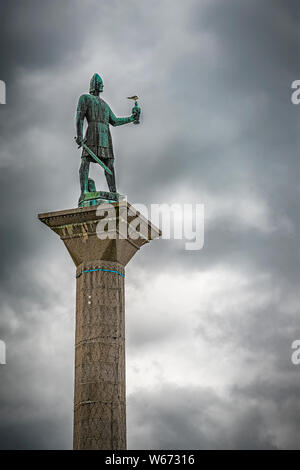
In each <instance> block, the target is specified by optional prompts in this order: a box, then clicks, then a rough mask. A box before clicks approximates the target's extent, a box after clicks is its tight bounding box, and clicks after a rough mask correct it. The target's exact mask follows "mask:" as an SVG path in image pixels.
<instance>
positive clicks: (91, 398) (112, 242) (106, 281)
mask: <svg viewBox="0 0 300 470" xmlns="http://www.w3.org/2000/svg"><path fill="white" fill-rule="evenodd" d="M97 207H98V206H90V207H80V208H77V209H70V210H63V211H57V212H50V213H44V214H39V216H38V218H39V220H40V221H41V222H43V223H45V224H46V225H47V226H48V227H50V228H51V229H52V230H53V231H54V232H55V233H56V234H58V235H59V236H60V238H61V239H62V241H63V242H64V244H65V246H66V248H67V250H68V252H69V254H70V255H71V257H72V259H73V261H74V263H75V266H76V333H75V391H74V439H73V443H74V445H73V447H74V449H78V450H79V449H80V450H92V449H95V450H96V449H97V450H100V449H105V450H122V449H126V390H125V303H124V293H125V290H124V283H125V266H126V264H127V263H128V261H129V260H130V259H131V258H132V257H133V256H134V254H135V253H136V252H137V251H138V250H139V249H140V248H141V246H142V245H144V244H145V243H147V242H149V241H150V240H152V239H154V238H156V237H159V235H160V231H159V229H158V228H156V227H155V226H153V225H152V224H151V222H150V221H148V220H147V219H145V218H144V217H143V216H142V215H141V214H138V215H132V214H133V213H134V211H133V213H132V211H131V210H132V206H130V204H129V203H127V202H126V201H120V202H116V203H111V204H107V205H106V208H107V211H106V212H105V216H106V218H107V219H109V220H110V222H111V224H109V225H110V226H114V227H115V233H116V236H115V237H113V234H112V233H109V230H107V233H106V234H104V232H103V229H102V228H100V229H99V221H101V217H99V215H98V212H97ZM136 216H138V218H139V224H140V228H141V230H140V231H141V233H143V234H144V236H141V237H139V238H136V236H135V237H132V236H131V235H130V223H131V221H132V220H133V219H134V218H136ZM135 226H136V224H135ZM124 232H125V236H124ZM145 233H146V236H145ZM106 235H107V236H106Z"/></svg>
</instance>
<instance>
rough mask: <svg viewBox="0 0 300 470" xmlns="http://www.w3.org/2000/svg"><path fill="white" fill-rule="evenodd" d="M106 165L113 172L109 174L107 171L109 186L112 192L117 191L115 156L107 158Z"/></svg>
mask: <svg viewBox="0 0 300 470" xmlns="http://www.w3.org/2000/svg"><path fill="white" fill-rule="evenodd" d="M104 163H105V165H106V166H107V167H108V168H109V169H110V171H111V172H112V175H109V174H108V173H106V172H105V177H106V181H107V184H108V187H109V190H110V192H111V193H116V192H117V189H116V178H115V169H114V159H113V158H107V159H105V160H104Z"/></svg>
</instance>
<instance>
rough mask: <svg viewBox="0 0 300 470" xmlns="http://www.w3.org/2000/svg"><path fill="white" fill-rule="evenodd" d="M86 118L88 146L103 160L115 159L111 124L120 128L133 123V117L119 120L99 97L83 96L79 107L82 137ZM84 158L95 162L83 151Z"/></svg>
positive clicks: (79, 125) (77, 121) (78, 128)
mask: <svg viewBox="0 0 300 470" xmlns="http://www.w3.org/2000/svg"><path fill="white" fill-rule="evenodd" d="M84 118H86V120H87V122H88V128H87V131H86V135H85V143H86V145H87V146H88V147H89V148H90V149H91V150H92V151H93V152H94V153H95V154H96V155H97V157H99V158H101V159H107V158H114V153H113V146H112V139H111V134H110V130H109V124H111V125H112V126H120V125H122V124H127V123H128V122H131V121H132V118H131V117H125V118H117V117H116V116H115V115H114V113H113V112H112V110H111V109H110V107H109V106H108V104H107V103H105V101H104V100H102V99H101V98H100V97H99V96H95V95H90V94H85V95H81V97H80V98H79V101H78V106H77V115H76V125H77V135H82V128H83V121H84ZM82 157H88V158H89V159H90V161H91V162H93V161H94V160H93V159H92V157H90V156H89V153H88V152H87V151H86V150H85V149H83V151H82Z"/></svg>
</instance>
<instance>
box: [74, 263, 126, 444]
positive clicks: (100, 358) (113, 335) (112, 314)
mask: <svg viewBox="0 0 300 470" xmlns="http://www.w3.org/2000/svg"><path fill="white" fill-rule="evenodd" d="M76 276H77V291H76V337H75V397H74V449H82V450H83V449H105V450H108V449H113V450H118V449H126V400H125V318H124V317H125V305H124V267H123V266H122V265H121V264H120V263H118V262H110V261H91V262H84V263H82V264H80V265H79V266H78V268H77V274H76Z"/></svg>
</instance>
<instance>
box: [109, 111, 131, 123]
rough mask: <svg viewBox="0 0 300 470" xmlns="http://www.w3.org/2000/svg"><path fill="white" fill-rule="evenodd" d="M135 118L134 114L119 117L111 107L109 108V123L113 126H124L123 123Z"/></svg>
mask: <svg viewBox="0 0 300 470" xmlns="http://www.w3.org/2000/svg"><path fill="white" fill-rule="evenodd" d="M134 120H135V115H134V114H132V115H131V116H128V117H123V118H119V117H116V116H115V115H114V113H113V112H112V110H111V109H109V124H111V125H112V126H114V127H115V126H122V125H123V124H128V123H129V122H133V121H134Z"/></svg>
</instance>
